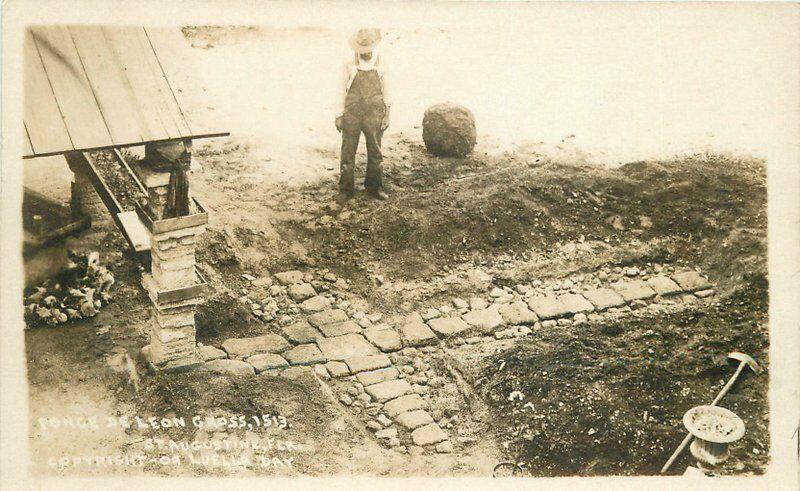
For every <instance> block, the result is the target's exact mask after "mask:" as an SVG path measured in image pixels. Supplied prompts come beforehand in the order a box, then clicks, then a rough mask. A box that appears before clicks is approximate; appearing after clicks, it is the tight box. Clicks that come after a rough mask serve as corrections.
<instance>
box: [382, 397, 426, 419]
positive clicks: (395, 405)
mask: <svg viewBox="0 0 800 491" xmlns="http://www.w3.org/2000/svg"><path fill="white" fill-rule="evenodd" d="M427 408H428V403H427V402H425V399H423V398H422V397H420V395H419V394H407V395H404V396H401V397H398V398H397V399H393V400H391V401H389V402H387V403H386V404H384V406H383V410H384V411H386V414H388V415H389V417H390V418H396V417H397V416H398V415H399V414H403V413H405V412H408V411H416V410H417V409H427Z"/></svg>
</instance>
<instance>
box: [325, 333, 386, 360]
mask: <svg viewBox="0 0 800 491" xmlns="http://www.w3.org/2000/svg"><path fill="white" fill-rule="evenodd" d="M317 346H319V349H320V351H322V354H323V355H325V356H326V357H327V358H328V359H329V360H335V361H344V360H345V359H347V358H355V357H359V356H367V355H377V354H378V353H379V351H378V348H376V347H375V346H374V345H372V344H371V343H370V342H369V341H367V340H366V339H365V338H364V336H362V335H361V334H345V335H343V336H336V337H335V338H325V339H320V340H319V341H317Z"/></svg>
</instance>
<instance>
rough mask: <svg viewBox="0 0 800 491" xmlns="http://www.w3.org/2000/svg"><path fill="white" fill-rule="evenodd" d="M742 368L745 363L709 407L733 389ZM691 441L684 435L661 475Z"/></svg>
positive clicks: (740, 364) (688, 436)
mask: <svg viewBox="0 0 800 491" xmlns="http://www.w3.org/2000/svg"><path fill="white" fill-rule="evenodd" d="M744 366H745V362H741V363H739V366H738V367H737V368H736V373H734V374H733V377H731V379H730V380H728V383H727V384H725V387H723V388H722V390H721V391H719V394H717V397H715V398H714V401H713V402H712V403H711V404H710V405H711V406H716V405H717V403H718V402H719V401H720V400H721V399H722V398H723V397H725V394H727V393H728V391H729V390H731V387H733V384H734V383H735V382H736V379H737V378H739V374H740V373H742V370H743V369H744ZM691 441H692V434H691V433H689V434H688V435H686V438H684V439H683V441H682V442H681V444H680V445H678V448H676V449H675V451H674V452H672V455H671V456H670V458H669V460H668V461H667V463H666V464H664V467H662V468H661V473H662V474H663V473H665V472H667V471H668V470H669V468H670V467H671V466H672V464H674V463H675V459H677V458H678V456H680V454H682V453H683V451H684V450H686V447H687V446H689V443H690V442H691Z"/></svg>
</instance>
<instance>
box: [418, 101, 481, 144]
mask: <svg viewBox="0 0 800 491" xmlns="http://www.w3.org/2000/svg"><path fill="white" fill-rule="evenodd" d="M422 139H423V140H424V141H425V148H427V149H428V151H429V152H430V153H432V154H434V155H441V156H444V157H464V156H465V155H467V154H469V153H470V152H472V149H473V148H475V143H476V137H475V116H473V115H472V111H470V110H469V109H467V108H466V107H464V106H459V105H458V104H453V103H450V102H445V103H442V104H435V105H433V106H431V107H429V108H428V109H427V110H426V111H425V116H424V117H423V118H422Z"/></svg>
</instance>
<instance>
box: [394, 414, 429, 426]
mask: <svg viewBox="0 0 800 491" xmlns="http://www.w3.org/2000/svg"><path fill="white" fill-rule="evenodd" d="M395 420H396V421H397V424H399V425H400V426H402V427H403V428H406V429H408V430H416V429H417V428H419V427H420V426H425V425H429V424H431V423H433V418H432V417H431V415H430V414H428V411H425V410H424V409H417V410H416V411H408V412H406V413H403V414H399V415H397V418H395Z"/></svg>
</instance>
